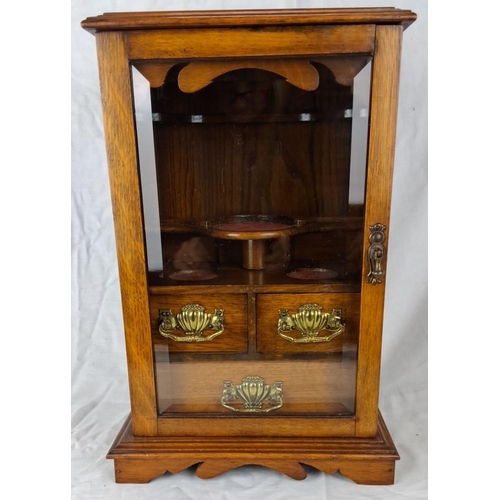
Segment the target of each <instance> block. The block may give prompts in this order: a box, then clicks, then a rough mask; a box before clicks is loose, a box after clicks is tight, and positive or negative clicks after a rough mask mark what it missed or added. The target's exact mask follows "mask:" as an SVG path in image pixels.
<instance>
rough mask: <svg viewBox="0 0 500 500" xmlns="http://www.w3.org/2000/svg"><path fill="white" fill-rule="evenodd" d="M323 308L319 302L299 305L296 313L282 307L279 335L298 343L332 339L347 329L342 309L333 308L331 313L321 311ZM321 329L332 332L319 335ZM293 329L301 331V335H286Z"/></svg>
mask: <svg viewBox="0 0 500 500" xmlns="http://www.w3.org/2000/svg"><path fill="white" fill-rule="evenodd" d="M322 309H323V308H322V307H321V306H320V305H318V304H304V305H302V306H300V307H299V310H298V312H296V313H295V314H288V310H286V309H280V311H279V319H278V333H279V335H280V336H281V337H283V338H284V339H286V340H288V341H290V342H295V343H297V344H304V343H308V342H328V341H330V340H332V339H333V338H334V337H336V336H337V335H340V334H341V333H342V332H343V331H344V329H345V325H344V323H342V309H333V310H332V312H331V313H330V314H328V313H323V312H321V310H322ZM321 330H327V331H329V332H331V333H330V334H329V335H324V336H319V335H318V334H319V332H320V331H321ZM292 331H298V332H300V334H301V336H300V337H297V336H295V337H291V336H290V335H286V333H289V332H292ZM285 332H286V333H285Z"/></svg>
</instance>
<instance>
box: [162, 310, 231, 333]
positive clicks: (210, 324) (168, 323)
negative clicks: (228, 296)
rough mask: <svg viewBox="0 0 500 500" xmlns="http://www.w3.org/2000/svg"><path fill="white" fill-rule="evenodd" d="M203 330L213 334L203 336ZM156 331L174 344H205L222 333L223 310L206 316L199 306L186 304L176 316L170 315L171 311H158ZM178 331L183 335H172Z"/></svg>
mask: <svg viewBox="0 0 500 500" xmlns="http://www.w3.org/2000/svg"><path fill="white" fill-rule="evenodd" d="M205 330H212V331H214V333H212V334H210V335H206V336H204V335H203V332H204V331H205ZM158 331H159V332H160V334H161V335H163V336H164V337H166V338H168V339H172V340H175V341H176V342H207V341H209V340H212V339H214V338H215V337H217V336H219V335H220V334H221V333H222V332H223V331H224V309H216V310H215V312H214V314H208V313H206V312H205V308H204V307H203V306H201V305H200V304H187V305H185V306H183V307H182V308H181V312H179V313H177V314H174V313H172V310H171V309H165V310H160V317H159V320H158ZM179 331H183V332H184V335H176V334H175V333H174V332H179Z"/></svg>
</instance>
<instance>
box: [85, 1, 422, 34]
mask: <svg viewBox="0 0 500 500" xmlns="http://www.w3.org/2000/svg"><path fill="white" fill-rule="evenodd" d="M416 19H417V16H416V14H415V13H414V12H412V11H410V10H402V9H396V8H393V7H379V8H350V9H348V8H344V9H282V10H205V11H194V10H193V11H161V12H113V13H105V14H102V15H100V16H96V17H89V18H87V19H85V20H84V21H83V22H82V27H83V28H85V29H86V30H87V31H89V32H91V33H95V32H98V31H124V30H153V29H171V28H204V27H206V28H208V27H237V26H242V27H244V26H249V27H251V26H254V27H255V26H287V25H288V26H291V25H321V24H400V25H402V26H403V28H407V27H408V26H410V24H412V23H413V22H414V21H415V20H416Z"/></svg>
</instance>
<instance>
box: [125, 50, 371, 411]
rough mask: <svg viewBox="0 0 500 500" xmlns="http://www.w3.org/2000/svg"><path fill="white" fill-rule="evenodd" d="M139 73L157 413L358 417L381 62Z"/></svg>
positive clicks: (225, 64) (155, 67)
mask: <svg viewBox="0 0 500 500" xmlns="http://www.w3.org/2000/svg"><path fill="white" fill-rule="evenodd" d="M148 64H149V65H148ZM249 65H250V66H251V67H248V66H249ZM254 66H256V67H254ZM132 78H133V83H134V99H135V109H136V121H137V139H138V152H139V160H140V170H141V182H142V192H143V206H144V219H145V222H146V244H147V250H148V251H147V257H148V270H149V285H150V287H151V288H150V290H151V294H152V295H151V299H150V308H151V315H152V317H151V321H152V323H151V324H152V331H153V337H154V345H155V368H156V378H157V394H158V407H159V412H160V413H161V414H163V415H166V416H168V415H171V414H180V413H190V414H191V413H202V414H204V415H209V414H216V415H218V416H221V415H227V416H234V415H238V414H240V413H243V412H250V413H259V412H261V413H262V414H272V415H293V414H311V413H313V414H317V415H335V416H345V415H353V414H354V411H355V380H356V359H357V345H358V332H359V293H360V289H361V268H362V258H363V252H362V248H363V228H364V211H365V178H366V159H367V141H368V121H369V98H370V86H371V59H370V58H369V57H365V56H342V57H340V56H337V57H320V58H316V59H314V58H307V59H300V58H295V59H281V60H279V61H278V60H272V59H269V60H262V61H260V60H259V61H257V62H255V61H253V62H250V63H248V64H247V65H245V63H244V62H243V63H242V62H241V61H237V60H234V61H231V60H223V61H193V62H191V63H190V62H182V63H178V62H175V61H160V62H158V61H157V62H155V63H154V64H153V63H138V64H137V67H136V68H132ZM277 294H279V295H280V302H279V303H278V302H277V300H278V299H277ZM287 294H290V295H288V296H287ZM292 295H293V296H294V297H296V298H297V300H295V299H294V300H291V301H289V300H288V297H290V296H292ZM302 297H303V299H302ZM315 308H316V309H315ZM317 308H319V309H317ZM307 315H308V316H307ZM306 316H307V317H306ZM279 325H282V326H281V327H280V326H279ZM287 328H288V330H287ZM336 328H340V329H341V331H340V330H339V331H338V332H337V333H334V332H335V331H336V330H335V329H336ZM286 332H288V334H287V333H286ZM333 333H334V334H333ZM289 334H290V335H289ZM330 336H332V338H331V339H330ZM208 337H210V339H207V338H208ZM212 337H213V338H212ZM287 337H289V338H287ZM252 391H253V392H252ZM255 391H257V392H256V393H255ZM254 393H255V394H257V393H258V394H260V396H259V397H261V398H262V400H255V398H256V397H257V396H255V394H254ZM252 394H253V395H252ZM257 399H259V398H257Z"/></svg>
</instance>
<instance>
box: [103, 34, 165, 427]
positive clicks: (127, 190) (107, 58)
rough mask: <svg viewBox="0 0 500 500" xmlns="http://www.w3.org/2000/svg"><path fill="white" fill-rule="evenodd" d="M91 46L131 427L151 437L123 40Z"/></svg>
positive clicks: (142, 261) (147, 339)
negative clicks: (98, 94)
mask: <svg viewBox="0 0 500 500" xmlns="http://www.w3.org/2000/svg"><path fill="white" fill-rule="evenodd" d="M96 42H97V53H98V60H99V77H100V82H101V95H102V106H103V119H104V132H105V138H106V150H107V158H108V168H109V178H110V186H111V199H112V204H113V217H114V225H115V236H116V247H117V256H118V270H119V276H120V286H121V296H122V307H123V321H124V327H125V343H126V350H127V363H128V375H129V385H130V400H131V407H132V427H133V432H134V434H135V435H137V436H153V435H155V434H156V428H157V418H156V417H157V414H156V403H155V401H156V396H155V386H154V374H153V349H152V340H151V332H150V326H149V305H148V291H147V281H146V256H145V246H144V233H143V226H142V214H141V200H140V188H139V178H138V168H137V155H136V148H135V132H134V121H133V105H132V89H131V82H130V69H129V64H128V58H127V51H126V43H125V35H123V34H122V33H119V32H112V33H99V34H97V35H96Z"/></svg>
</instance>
